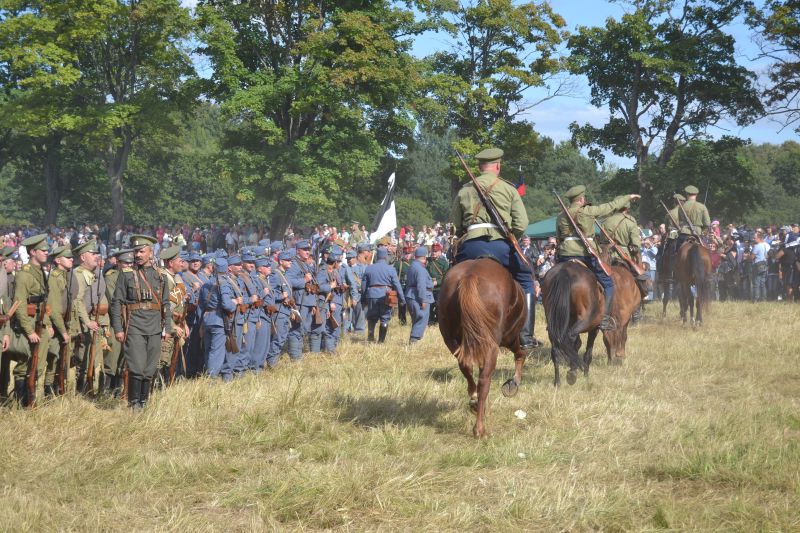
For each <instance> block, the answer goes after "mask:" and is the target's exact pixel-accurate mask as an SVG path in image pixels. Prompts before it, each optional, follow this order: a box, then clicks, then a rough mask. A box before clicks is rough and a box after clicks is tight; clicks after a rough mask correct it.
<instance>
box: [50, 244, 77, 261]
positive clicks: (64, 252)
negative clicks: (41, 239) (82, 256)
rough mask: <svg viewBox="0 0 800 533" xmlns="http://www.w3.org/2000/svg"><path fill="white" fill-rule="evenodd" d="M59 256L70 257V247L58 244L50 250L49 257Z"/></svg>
mask: <svg viewBox="0 0 800 533" xmlns="http://www.w3.org/2000/svg"><path fill="white" fill-rule="evenodd" d="M59 257H66V258H68V259H71V258H72V248H70V247H69V246H59V247H58V248H56V249H54V250H53V251H52V252H50V259H58V258H59Z"/></svg>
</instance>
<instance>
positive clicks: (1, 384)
mask: <svg viewBox="0 0 800 533" xmlns="http://www.w3.org/2000/svg"><path fill="white" fill-rule="evenodd" d="M12 253H14V248H12V247H10V246H4V247H3V248H2V249H0V260H2V265H0V335H1V336H2V338H3V343H2V355H1V356H0V404H4V403H5V402H6V401H7V400H8V386H9V383H10V382H11V354H9V353H8V347H9V344H10V342H11V336H12V331H11V324H10V318H11V317H9V316H8V311H9V310H10V309H11V304H12V302H13V301H14V281H15V279H16V278H15V273H16V268H17V263H16V261H14V260H13V259H11V254H12ZM7 266H8V268H7Z"/></svg>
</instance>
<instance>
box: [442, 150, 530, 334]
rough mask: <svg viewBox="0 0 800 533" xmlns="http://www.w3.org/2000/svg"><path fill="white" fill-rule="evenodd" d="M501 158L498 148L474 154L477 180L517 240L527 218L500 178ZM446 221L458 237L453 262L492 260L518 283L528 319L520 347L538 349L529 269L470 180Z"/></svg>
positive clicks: (518, 199) (508, 185)
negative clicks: (534, 328)
mask: <svg viewBox="0 0 800 533" xmlns="http://www.w3.org/2000/svg"><path fill="white" fill-rule="evenodd" d="M502 157H503V151H502V150H500V149H499V148H489V149H486V150H483V151H482V152H480V153H479V154H478V155H476V156H475V158H476V159H477V160H478V168H479V169H480V171H481V174H480V176H478V177H477V181H478V184H479V185H480V186H481V187H482V188H483V190H484V191H485V193H486V196H487V197H488V198H489V199H490V200H491V202H492V203H493V204H494V206H495V207H496V209H497V211H498V212H499V213H500V215H501V216H502V217H503V220H505V222H506V224H507V225H508V227H509V228H510V230H511V232H512V233H514V236H516V237H517V238H519V237H521V236H522V233H523V232H524V231H525V229H526V228H527V227H528V215H527V213H526V212H525V206H524V205H523V204H522V198H521V197H520V195H519V192H517V189H516V187H514V185H512V184H511V183H509V182H507V181H505V180H503V179H501V178H500V166H501V159H502ZM450 220H452V221H453V226H454V228H455V231H456V235H457V236H458V237H459V238H460V240H459V243H458V251H457V252H456V257H455V259H456V263H460V262H462V261H466V260H468V259H478V258H479V257H493V258H494V259H496V260H497V261H498V262H499V263H500V264H501V265H503V266H504V267H505V268H506V269H507V270H508V271H509V272H510V273H511V275H512V277H513V278H514V279H515V280H516V281H517V283H519V284H520V286H521V287H522V291H523V292H524V293H525V305H526V307H527V310H528V320H527V321H526V323H525V325H524V327H523V328H522V332H521V333H520V345H521V346H522V347H523V348H526V349H530V348H532V347H534V346H538V345H539V341H537V340H536V338H535V337H534V336H533V323H534V310H535V308H534V304H535V296H534V287H533V276H532V273H531V270H530V269H529V268H528V267H527V265H525V263H524V262H523V261H522V259H521V258H520V257H519V256H518V254H517V253H516V251H515V250H514V247H513V245H512V244H511V243H510V242H509V241H508V240H507V239H506V238H504V236H503V234H502V233H501V232H500V228H499V227H498V226H497V225H496V224H495V223H494V222H492V219H491V217H490V215H489V214H488V213H487V212H486V209H485V208H484V206H483V203H482V202H481V200H480V197H479V196H478V193H477V192H476V190H475V187H474V186H473V184H472V182H471V181H470V182H468V183H467V184H465V185H464V186H463V187H461V190H460V191H458V196H457V197H456V200H455V202H454V203H453V211H452V215H451V217H450Z"/></svg>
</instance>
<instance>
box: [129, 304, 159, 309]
mask: <svg viewBox="0 0 800 533" xmlns="http://www.w3.org/2000/svg"><path fill="white" fill-rule="evenodd" d="M126 307H127V308H128V311H138V310H140V309H149V310H150V311H161V306H159V305H158V304H148V303H138V304H127V306H126Z"/></svg>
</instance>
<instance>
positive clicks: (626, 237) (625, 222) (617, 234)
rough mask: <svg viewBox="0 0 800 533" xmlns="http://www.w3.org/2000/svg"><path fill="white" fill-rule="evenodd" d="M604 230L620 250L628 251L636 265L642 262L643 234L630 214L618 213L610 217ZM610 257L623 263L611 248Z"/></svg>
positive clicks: (606, 220)
mask: <svg viewBox="0 0 800 533" xmlns="http://www.w3.org/2000/svg"><path fill="white" fill-rule="evenodd" d="M603 229H605V230H606V232H607V233H608V234H609V236H610V237H611V238H612V239H614V242H616V243H617V244H618V245H619V247H620V248H622V249H623V250H626V251H627V254H628V257H630V258H631V259H633V261H634V263H639V262H640V258H639V256H640V254H641V248H642V234H641V233H640V232H639V224H637V223H636V220H635V219H634V218H633V217H632V216H631V215H630V214H628V213H624V212H616V213H614V214H612V215H610V216H609V217H608V218H606V219H605V220H604V221H603ZM610 255H611V257H612V259H616V260H619V261H620V262H623V259H622V258H621V257H619V255H618V254H617V252H616V250H614V248H611V250H610ZM626 266H627V264H626Z"/></svg>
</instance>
